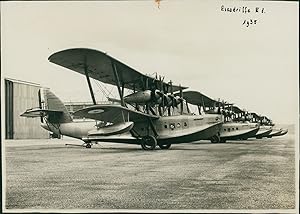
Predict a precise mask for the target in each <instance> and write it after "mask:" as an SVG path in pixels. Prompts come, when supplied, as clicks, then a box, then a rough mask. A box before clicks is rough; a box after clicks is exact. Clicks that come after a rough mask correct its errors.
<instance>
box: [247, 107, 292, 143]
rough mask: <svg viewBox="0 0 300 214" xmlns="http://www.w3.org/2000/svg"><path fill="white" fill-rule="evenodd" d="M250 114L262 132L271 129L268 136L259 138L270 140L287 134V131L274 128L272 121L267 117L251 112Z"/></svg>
mask: <svg viewBox="0 0 300 214" xmlns="http://www.w3.org/2000/svg"><path fill="white" fill-rule="evenodd" d="M251 114H252V115H253V120H254V121H256V122H258V123H260V124H261V127H262V130H269V129H272V131H271V132H270V133H269V134H263V135H262V136H259V137H261V138H262V137H267V138H272V137H276V136H282V135H285V134H286V133H288V129H282V128H276V127H275V124H274V123H273V121H272V120H271V119H269V118H268V117H267V116H259V115H258V114H256V113H255V112H252V113H251Z"/></svg>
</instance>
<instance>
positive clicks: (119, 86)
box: [111, 59, 125, 106]
mask: <svg viewBox="0 0 300 214" xmlns="http://www.w3.org/2000/svg"><path fill="white" fill-rule="evenodd" d="M111 65H112V68H113V71H114V76H115V79H116V83H117V88H118V92H119V95H120V99H121V105H122V106H125V103H124V96H123V93H124V85H123V89H122V91H121V85H120V79H119V75H118V70H117V67H116V64H115V63H114V61H113V59H111ZM122 92H123V93H122Z"/></svg>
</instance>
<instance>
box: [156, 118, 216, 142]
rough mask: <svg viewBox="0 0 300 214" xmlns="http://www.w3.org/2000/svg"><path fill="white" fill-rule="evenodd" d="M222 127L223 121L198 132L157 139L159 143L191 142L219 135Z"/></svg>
mask: <svg viewBox="0 0 300 214" xmlns="http://www.w3.org/2000/svg"><path fill="white" fill-rule="evenodd" d="M221 127H222V123H216V124H211V125H209V126H208V127H205V128H203V129H199V130H198V131H196V132H193V133H190V134H187V135H182V136H177V137H167V138H159V137H158V139H157V142H158V143H161V144H178V143H189V142H193V141H198V140H207V139H209V138H210V137H212V136H214V135H217V134H218V132H220V129H221Z"/></svg>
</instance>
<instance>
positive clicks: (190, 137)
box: [82, 123, 222, 145]
mask: <svg viewBox="0 0 300 214" xmlns="http://www.w3.org/2000/svg"><path fill="white" fill-rule="evenodd" d="M221 126H222V123H216V124H212V125H211V126H209V127H208V128H205V129H202V130H199V131H197V132H194V133H191V134H187V135H184V136H178V137H173V138H172V137H169V138H165V139H160V138H159V137H158V138H157V143H158V144H178V143H189V142H193V141H197V140H205V139H209V138H210V137H212V136H214V135H216V134H217V133H219V132H220V128H221ZM82 140H85V141H102V142H115V143H127V144H138V145H139V144H141V141H140V139H137V138H135V137H133V136H131V135H130V134H121V135H115V136H109V137H108V136H107V137H106V136H103V137H100V136H90V137H87V138H84V139H82Z"/></svg>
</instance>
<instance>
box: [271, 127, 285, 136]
mask: <svg viewBox="0 0 300 214" xmlns="http://www.w3.org/2000/svg"><path fill="white" fill-rule="evenodd" d="M286 133H288V130H287V129H286V130H281V131H280V132H279V133H277V134H274V135H273V136H276V137H278V136H282V135H285V134H286Z"/></svg>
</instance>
